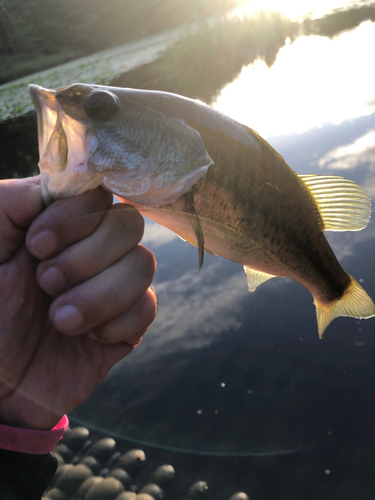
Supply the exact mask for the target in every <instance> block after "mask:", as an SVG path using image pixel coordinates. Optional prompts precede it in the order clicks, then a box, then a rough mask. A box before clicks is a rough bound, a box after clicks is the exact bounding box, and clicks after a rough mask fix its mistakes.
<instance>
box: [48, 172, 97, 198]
mask: <svg viewBox="0 0 375 500" xmlns="http://www.w3.org/2000/svg"><path fill="white" fill-rule="evenodd" d="M102 183H103V175H102V174H100V173H98V172H96V173H93V174H88V173H87V172H79V171H78V172H77V171H71V172H61V173H60V174H54V175H50V174H49V173H48V172H46V171H41V184H42V198H43V201H44V203H45V204H46V205H49V204H50V203H51V201H52V200H58V199H61V198H69V197H70V196H77V195H79V194H82V193H84V192H85V191H89V190H91V189H95V188H96V187H98V186H100V185H101V184H102Z"/></svg>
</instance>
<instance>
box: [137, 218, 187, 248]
mask: <svg viewBox="0 0 375 500" xmlns="http://www.w3.org/2000/svg"><path fill="white" fill-rule="evenodd" d="M175 238H178V236H177V234H176V233H174V232H172V231H170V230H169V229H167V228H166V227H163V226H161V225H160V224H157V223H156V222H153V221H150V220H149V219H147V217H146V218H145V233H144V236H143V241H142V243H143V244H144V245H145V246H147V247H149V248H150V249H153V248H157V247H160V246H162V245H165V244H166V243H169V242H170V241H173V240H174V239H175Z"/></svg>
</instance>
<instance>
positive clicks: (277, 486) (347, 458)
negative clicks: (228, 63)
mask: <svg viewBox="0 0 375 500" xmlns="http://www.w3.org/2000/svg"><path fill="white" fill-rule="evenodd" d="M374 55H375V24H374V23H371V22H364V23H362V24H361V25H360V26H358V27H357V28H356V29H354V30H352V31H349V32H345V33H342V34H341V35H339V36H337V37H335V38H333V39H329V38H326V37H319V36H310V37H300V38H297V39H296V40H295V41H294V42H293V43H289V44H287V45H286V46H284V47H283V48H282V49H281V50H280V51H279V53H278V56H277V59H276V62H275V63H274V65H273V66H272V67H271V68H268V67H267V66H266V65H265V63H264V62H262V61H260V60H259V61H256V62H255V63H253V64H251V65H250V66H248V67H246V68H244V69H243V70H242V72H241V75H240V76H239V78H238V79H237V80H236V81H234V82H232V83H231V84H229V85H228V86H227V87H226V88H224V89H223V90H222V92H221V94H220V95H219V97H218V98H217V99H216V100H215V102H213V103H212V104H213V106H214V107H215V108H217V109H219V110H221V111H223V112H225V113H226V114H228V115H230V116H232V117H233V118H235V119H237V120H239V121H241V122H243V123H246V124H247V125H249V126H251V127H253V128H254V129H256V130H257V131H258V132H259V133H260V134H261V135H263V136H264V137H266V138H267V139H268V140H269V142H270V143H271V145H272V146H273V147H275V148H276V149H277V151H279V152H280V153H281V154H282V155H283V156H284V158H285V159H286V161H287V162H288V163H289V164H290V165H291V167H292V168H293V169H295V170H296V171H297V172H298V173H318V174H335V175H341V176H344V177H347V178H350V179H352V180H354V181H356V182H357V183H360V184H361V185H362V186H364V187H365V188H366V189H367V191H368V192H370V193H371V195H372V197H373V198H374V197H375V73H374V71H373V67H372V64H369V62H370V61H371V59H372V60H373V58H374ZM327 237H328V238H329V240H330V242H331V245H332V247H333V249H334V251H335V253H336V255H337V256H338V258H339V259H340V261H341V263H342V265H343V267H344V268H345V270H346V271H347V272H349V273H350V274H352V275H354V276H355V277H356V278H357V279H359V280H360V281H361V282H362V283H363V286H364V287H365V288H366V290H367V291H368V293H369V294H370V295H371V296H372V297H375V279H374V270H375V258H374V238H375V221H374V220H373V221H372V222H370V224H369V226H368V227H367V228H366V229H365V230H363V231H361V232H354V233H353V232H351V233H330V234H327ZM144 243H145V244H146V245H147V246H148V247H149V248H150V249H151V250H153V251H154V252H155V254H156V257H157V261H158V271H157V275H156V281H155V287H156V290H157V292H158V295H159V299H160V310H159V314H158V317H157V319H156V321H155V323H154V325H153V326H152V327H151V328H150V331H149V333H147V337H145V339H144V342H143V343H142V344H141V345H140V346H139V347H138V348H137V349H136V352H135V353H134V354H133V355H132V356H130V357H129V358H127V359H126V360H124V361H123V362H122V363H120V364H119V365H118V366H117V367H116V368H115V369H114V370H113V371H112V372H111V373H110V375H109V376H108V378H107V379H106V381H105V382H104V383H103V384H102V386H101V387H100V388H99V389H98V390H97V391H96V392H95V393H94V394H93V395H92V397H91V398H89V400H88V401H87V402H86V403H84V404H83V405H82V406H80V407H79V408H77V409H76V410H75V411H74V412H73V414H72V416H73V417H74V418H75V419H77V421H79V422H81V423H85V424H91V425H95V426H96V427H97V428H99V429H101V430H102V431H104V432H106V433H113V435H117V436H121V437H124V438H126V439H128V440H132V441H135V442H138V443H140V444H142V445H147V446H153V447H157V448H160V449H163V450H171V451H175V452H187V453H188V454H189V458H186V459H185V461H186V463H188V462H189V460H194V459H193V457H194V456H195V457H197V456H198V455H203V456H206V457H207V458H206V460H205V462H204V464H205V465H204V466H203V470H202V476H204V477H206V476H205V474H206V475H207V474H209V475H215V474H214V473H213V470H214V471H215V472H216V475H218V473H219V471H220V470H221V468H222V466H223V463H224V462H223V460H224V458H226V459H227V460H228V457H236V460H237V462H236V464H237V465H236V468H237V470H236V471H232V470H231V471H230V473H229V472H226V473H225V481H224V483H225V482H226V483H228V482H236V481H237V486H240V489H243V490H244V491H246V492H247V493H248V494H250V496H251V494H252V492H253V493H254V498H264V499H266V498H267V499H273V498H275V499H276V498H278V499H279V498H299V499H302V498H303V499H307V498H330V499H333V498H340V499H342V498H367V495H369V494H370V492H372V494H375V488H374V484H373V482H372V475H371V473H370V470H372V469H373V466H374V464H375V453H374V448H373V442H374V438H375V435H374V434H375V433H374V426H373V415H374V411H375V407H374V397H373V396H374V382H375V368H374V363H373V360H374V355H375V336H374V334H375V319H371V320H367V321H359V320H355V319H351V318H339V319H337V320H335V321H334V322H333V323H332V324H331V325H330V326H329V328H328V329H327V332H326V336H325V339H324V340H323V341H320V340H319V339H318V335H317V328H316V319H315V308H314V306H313V303H312V297H311V296H310V294H309V292H307V291H306V290H305V289H304V288H303V287H302V286H301V285H299V284H297V283H295V282H292V281H291V280H289V279H273V280H271V281H269V282H267V283H265V284H263V285H261V286H260V287H259V288H258V289H257V290H256V292H254V293H252V294H250V293H249V292H248V291H247V286H246V278H245V274H244V272H243V270H242V267H241V266H240V265H237V264H234V263H231V262H228V261H226V260H224V259H221V258H218V257H212V256H209V255H206V256H205V263H204V265H203V268H202V270H201V271H200V272H198V270H197V267H198V256H197V251H196V249H195V248H193V247H191V246H189V245H188V244H186V243H184V242H182V241H181V240H180V239H179V238H177V237H176V236H175V235H174V234H173V233H171V232H169V231H168V230H166V229H164V228H161V227H160V226H158V225H157V224H154V223H152V222H148V223H147V230H146V235H145V239H144ZM104 401H105V404H104V405H103V404H102V403H103V402H104ZM209 457H210V458H209ZM213 457H216V458H215V459H216V461H215V459H214V458H213ZM219 457H221V459H222V460H221V461H220V460H219ZM241 457H242V458H241ZM271 457H272V460H270V458H271ZM292 457H293V458H292ZM240 458H241V460H240ZM267 459H268V461H267ZM227 463H228V464H229V463H230V462H227ZM209 464H210V465H209ZM213 464H215V465H213ZM205 469H207V470H205ZM212 469H213V470H212ZM274 469H276V471H275V470H274ZM266 471H267V472H270V471H272V473H273V478H274V479H273V481H274V484H273V485H270V484H259V483H258V481H259V480H260V478H262V477H263V475H266ZM215 481H216V483H218V482H222V481H223V480H222V479H221V478H220V479H218V478H217V477H216V478H215ZM254 484H256V486H254ZM345 491H350V492H351V493H350V495H351V496H344V495H346V493H345ZM328 492H330V493H328Z"/></svg>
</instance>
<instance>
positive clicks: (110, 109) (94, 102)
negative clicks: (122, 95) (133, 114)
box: [83, 90, 121, 121]
mask: <svg viewBox="0 0 375 500" xmlns="http://www.w3.org/2000/svg"><path fill="white" fill-rule="evenodd" d="M83 107H84V110H85V112H86V114H87V116H88V117H89V118H91V119H92V120H96V121H106V120H109V119H110V118H112V116H113V115H114V114H115V113H116V112H117V111H118V110H119V109H120V107H121V104H120V101H119V100H118V98H117V96H115V95H114V94H112V93H111V92H108V91H107V90H94V92H92V93H91V94H90V95H89V96H88V97H87V99H86V100H85V102H84V104H83Z"/></svg>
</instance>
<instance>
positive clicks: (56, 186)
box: [29, 84, 103, 207]
mask: <svg viewBox="0 0 375 500" xmlns="http://www.w3.org/2000/svg"><path fill="white" fill-rule="evenodd" d="M61 90H64V88H60V89H46V88H44V87H41V86H40V85H35V84H30V85H29V92H30V96H31V99H32V101H33V104H34V107H35V111H36V115H37V122H38V145H39V163H38V165H39V169H40V176H41V188H42V203H43V206H44V207H46V206H48V205H50V204H51V202H52V201H53V200H55V199H59V198H66V197H68V196H74V195H78V194H81V193H82V192H84V191H85V190H87V189H94V188H96V187H97V186H99V185H100V184H102V182H103V175H102V174H101V173H99V172H91V171H90V170H89V169H88V166H87V159H86V144H85V141H84V140H83V142H82V144H79V146H80V147H79V148H78V149H77V150H75V144H74V142H76V137H78V136H79V135H80V134H79V133H80V132H82V130H78V131H77V129H75V133H76V135H75V136H74V134H73V136H72V135H65V132H61V133H64V137H65V138H66V139H65V140H66V141H67V144H68V145H67V157H66V161H67V164H66V165H65V166H64V169H62V168H61V167H62V164H61V163H60V166H59V165H58V162H59V161H60V162H61V156H60V151H59V147H58V146H56V145H55V144H54V142H53V141H54V140H55V141H56V136H55V139H54V135H55V134H56V133H58V130H57V129H58V128H59V127H62V128H64V123H65V121H69V120H71V121H74V118H71V117H69V116H67V115H65V113H64V111H63V109H62V108H61V105H60V103H59V101H58V94H59V93H60V92H61ZM77 123H78V122H77ZM67 128H68V129H69V127H67ZM84 132H85V133H83V132H82V134H81V136H82V137H84V138H86V139H87V138H88V135H87V130H85V131H84ZM61 133H60V136H61ZM67 134H69V132H67ZM69 141H72V142H73V145H72V143H69ZM54 151H55V155H57V158H58V160H57V159H56V156H55V158H54V154H53V152H54ZM51 152H52V162H51V161H50V160H51V158H50V156H49V155H50V153H51ZM77 155H78V157H77Z"/></svg>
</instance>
